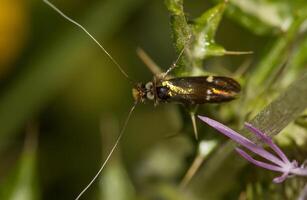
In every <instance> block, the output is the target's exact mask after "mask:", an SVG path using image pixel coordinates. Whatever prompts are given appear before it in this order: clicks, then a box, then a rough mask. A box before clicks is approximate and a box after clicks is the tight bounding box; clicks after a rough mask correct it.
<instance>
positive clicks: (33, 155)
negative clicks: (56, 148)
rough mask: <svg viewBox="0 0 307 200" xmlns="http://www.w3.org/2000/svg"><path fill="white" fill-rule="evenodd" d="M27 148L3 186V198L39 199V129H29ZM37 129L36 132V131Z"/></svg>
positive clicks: (1, 196) (11, 199)
mask: <svg viewBox="0 0 307 200" xmlns="http://www.w3.org/2000/svg"><path fill="white" fill-rule="evenodd" d="M29 131H31V132H29V134H28V138H27V140H26V143H25V148H24V150H23V152H22V155H21V157H20V160H19V164H18V165H17V167H16V168H15V169H14V170H12V172H11V174H10V175H9V176H10V177H9V179H8V180H7V182H5V183H4V184H3V187H1V189H2V191H1V194H0V198H1V199H6V200H35V199H38V190H37V180H36V177H37V175H36V170H37V167H36V163H37V144H36V143H37V138H36V137H37V130H29ZM34 131H35V132H34Z"/></svg>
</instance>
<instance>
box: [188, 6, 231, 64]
mask: <svg viewBox="0 0 307 200" xmlns="http://www.w3.org/2000/svg"><path fill="white" fill-rule="evenodd" d="M225 7H226V3H225V2H223V3H220V4H218V5H216V6H215V7H213V8H211V9H209V10H208V11H206V12H204V13H203V14H202V15H201V16H200V17H199V18H197V19H196V20H195V23H194V25H193V30H194V40H195V42H194V43H193V50H192V54H193V57H194V58H195V59H204V58H206V57H208V56H221V55H224V53H225V49H224V48H223V47H222V46H220V45H217V44H216V43H215V39H214V37H215V33H216V31H217V29H218V26H219V24H220V21H221V19H222V16H223V13H224V10H225Z"/></svg>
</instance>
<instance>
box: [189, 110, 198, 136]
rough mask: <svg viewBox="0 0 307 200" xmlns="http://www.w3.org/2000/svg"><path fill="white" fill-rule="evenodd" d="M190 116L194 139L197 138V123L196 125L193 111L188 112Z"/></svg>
mask: <svg viewBox="0 0 307 200" xmlns="http://www.w3.org/2000/svg"><path fill="white" fill-rule="evenodd" d="M190 117H191V121H192V125H193V131H194V135H195V139H196V140H198V129H197V125H196V119H195V112H190Z"/></svg>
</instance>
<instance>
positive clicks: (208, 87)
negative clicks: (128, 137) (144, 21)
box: [43, 0, 250, 200]
mask: <svg viewBox="0 0 307 200" xmlns="http://www.w3.org/2000/svg"><path fill="white" fill-rule="evenodd" d="M43 2H44V3H46V4H47V5H48V6H50V7H51V8H52V9H54V10H55V11H56V12H57V13H58V14H60V15H61V16H62V17H64V18H65V19H66V20H68V21H69V22H71V23H73V24H74V25H76V26H77V27H79V28H80V29H81V30H83V31H84V32H85V33H86V34H87V35H88V36H89V37H90V38H91V39H92V40H93V41H94V42H95V43H96V44H97V45H98V46H99V47H100V48H101V50H102V51H103V52H104V53H105V54H106V55H107V56H108V57H109V58H110V59H111V61H112V62H113V63H114V64H115V65H116V66H117V68H118V69H119V71H120V72H121V73H122V74H123V75H124V76H125V77H126V78H127V79H128V80H129V81H130V82H132V83H133V85H134V86H133V88H132V96H133V98H134V104H133V106H132V107H131V109H130V111H129V113H128V116H127V117H126V120H125V122H124V124H123V126H122V128H121V130H120V133H119V136H118V137H117V139H116V142H115V143H114V145H113V146H112V148H111V150H110V152H109V154H108V156H107V158H106V159H105V161H104V162H103V164H102V166H101V167H100V169H99V171H98V172H97V173H96V175H95V176H94V177H93V178H92V180H91V181H90V183H89V184H88V185H87V186H86V187H85V188H84V189H83V190H82V191H81V193H80V194H79V195H78V196H77V197H76V200H78V199H79V198H80V197H81V196H82V195H83V194H84V192H86V190H87V189H88V188H89V187H90V186H91V185H92V183H93V182H94V181H95V180H96V179H97V177H98V176H99V175H100V173H101V172H102V170H103V169H104V167H105V165H106V164H107V162H108V161H109V159H110V157H111V156H112V154H113V152H114V151H115V149H116V147H117V146H118V143H119V141H120V140H121V138H122V136H123V133H124V131H125V129H126V126H127V124H128V121H129V119H130V117H131V114H132V113H133V111H134V109H135V107H136V105H137V104H139V103H144V102H147V101H151V102H153V103H154V105H155V106H156V105H158V104H160V103H179V104H183V105H185V106H197V105H201V104H205V103H222V102H228V101H231V100H233V99H235V98H236V97H237V96H238V94H239V93H240V90H241V87H240V84H239V83H238V82H237V81H236V80H234V79H232V78H230V77H225V76H196V77H193V76H187V77H172V76H170V75H169V73H170V72H171V71H172V70H173V69H174V68H176V67H177V63H178V61H179V60H180V57H181V56H182V54H183V53H184V52H185V47H184V48H183V49H182V50H181V52H180V54H179V56H178V58H177V60H176V61H175V62H174V64H173V65H172V66H171V67H170V68H169V69H168V70H167V71H166V72H165V73H162V72H161V70H160V68H159V67H158V66H157V65H156V64H155V63H154V62H153V60H152V59H151V58H150V57H149V56H148V55H147V54H146V53H145V52H144V51H143V50H142V49H138V50H137V54H138V56H139V57H140V59H141V60H142V61H143V62H144V63H145V64H146V66H147V67H148V68H149V69H150V70H151V71H152V72H153V74H154V76H153V79H152V80H151V81H148V82H147V83H141V82H138V83H135V82H134V81H133V80H132V79H131V78H130V77H129V76H128V74H127V73H126V72H125V71H124V70H123V68H122V67H121V65H119V63H117V61H116V60H115V59H114V58H113V57H112V56H111V54H110V53H109V52H108V51H107V50H106V49H105V48H104V47H103V46H102V45H101V44H100V43H99V42H98V41H97V40H96V39H95V38H94V37H93V36H92V35H91V34H90V33H89V32H88V31H87V30H86V29H85V28H84V27H83V26H82V25H81V24H79V23H77V22H76V21H74V20H73V19H71V18H70V17H68V16H67V15H66V14H64V13H63V12H62V11H61V10H60V9H58V8H57V7H56V6H55V5H54V4H52V3H51V2H49V1H48V0H43ZM247 53H250V52H237V53H235V54H247ZM190 114H191V119H192V123H193V128H194V133H195V136H196V137H197V128H196V122H195V113H193V112H191V113H190Z"/></svg>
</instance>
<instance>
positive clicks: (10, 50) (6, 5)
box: [0, 0, 28, 78]
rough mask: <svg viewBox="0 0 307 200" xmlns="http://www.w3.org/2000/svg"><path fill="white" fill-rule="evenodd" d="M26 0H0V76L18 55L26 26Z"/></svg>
mask: <svg viewBox="0 0 307 200" xmlns="http://www.w3.org/2000/svg"><path fill="white" fill-rule="evenodd" d="M25 2H26V1H24V0H1V6H0V52H1V53H0V78H1V77H2V76H3V75H4V74H5V72H7V71H8V69H10V68H11V66H12V63H13V62H14V60H15V59H16V57H17V56H18V53H19V52H20V50H21V48H22V46H23V44H24V41H25V36H26V29H27V28H28V27H27V25H28V23H27V22H28V20H27V17H28V16H27V9H26V3H25Z"/></svg>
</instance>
